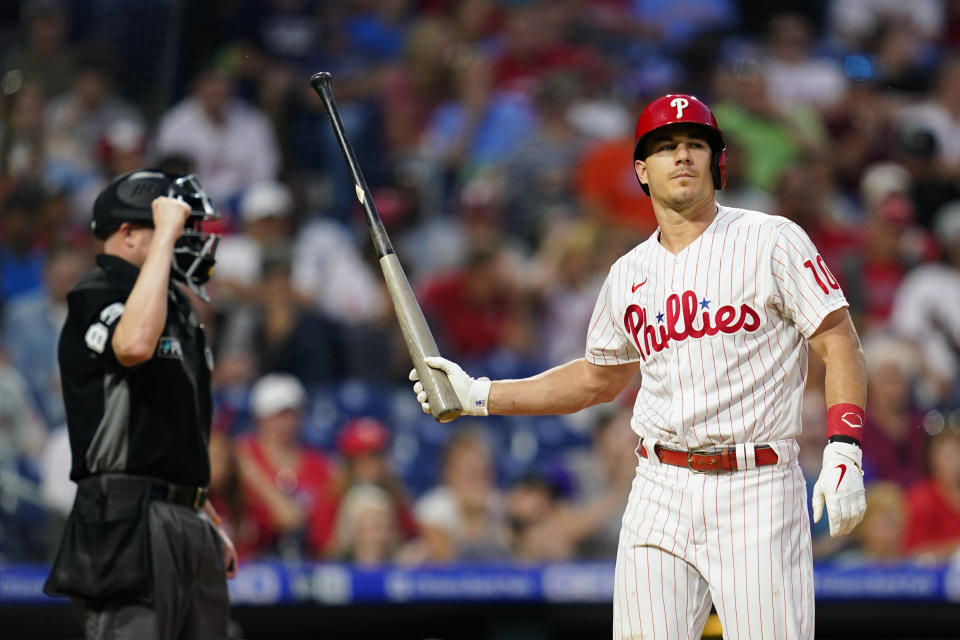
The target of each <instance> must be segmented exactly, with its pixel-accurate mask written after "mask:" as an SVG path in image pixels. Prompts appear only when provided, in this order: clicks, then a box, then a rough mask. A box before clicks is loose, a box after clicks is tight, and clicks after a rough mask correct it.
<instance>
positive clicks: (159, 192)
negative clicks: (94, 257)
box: [90, 169, 219, 300]
mask: <svg viewBox="0 0 960 640" xmlns="http://www.w3.org/2000/svg"><path fill="white" fill-rule="evenodd" d="M159 196H167V197H170V198H174V199H176V200H180V201H181V202H183V203H185V204H186V205H187V206H189V207H190V212H191V213H190V216H189V217H188V218H187V221H186V223H185V225H184V231H183V234H182V235H181V237H180V238H179V239H178V240H177V242H176V244H175V245H174V255H173V263H172V265H171V269H172V272H173V276H174V278H176V279H178V280H180V281H181V282H184V283H186V284H187V285H188V286H189V287H190V289H192V290H193V291H194V292H195V293H196V294H197V295H199V296H200V297H201V298H202V299H204V300H208V297H207V294H206V290H205V289H204V284H205V283H206V282H207V281H208V280H209V279H210V273H211V271H212V270H213V265H214V262H215V259H214V253H215V252H216V248H217V244H218V242H219V237H218V236H217V235H215V234H209V233H204V232H203V230H202V223H203V222H204V221H206V220H215V219H217V217H218V216H217V212H216V210H215V209H214V208H213V203H212V202H211V201H210V198H209V196H207V194H206V192H205V191H204V190H203V187H201V186H200V183H199V182H197V179H196V177H194V176H193V175H192V174H190V175H185V176H177V175H174V174H170V173H166V172H164V171H161V170H159V169H140V170H137V171H131V172H130V173H125V174H123V175H121V176H119V177H117V178H114V179H113V181H111V182H110V184H108V185H107V186H106V188H104V190H103V191H101V192H100V195H98V196H97V199H96V201H95V202H94V203H93V220H92V221H91V223H90V230H91V231H93V234H94V235H95V236H97V237H98V238H100V239H101V240H103V239H106V238H107V237H108V236H109V235H110V234H111V233H113V232H114V231H115V230H116V229H117V228H118V227H119V226H120V225H121V224H123V223H124V222H136V223H141V224H148V225H152V224H153V207H152V205H153V201H154V199H156V198H157V197H159Z"/></svg>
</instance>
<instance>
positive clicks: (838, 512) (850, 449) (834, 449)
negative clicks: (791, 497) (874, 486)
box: [813, 442, 867, 537]
mask: <svg viewBox="0 0 960 640" xmlns="http://www.w3.org/2000/svg"><path fill="white" fill-rule="evenodd" d="M862 455H863V454H862V452H861V451H860V447H858V446H857V445H855V444H848V443H846V442H830V443H828V444H827V446H826V447H825V448H824V450H823V470H822V471H821V472H820V477H819V478H818V479H817V482H816V484H814V485H813V521H814V522H820V517H821V516H822V515H823V507H824V505H826V507H827V517H828V519H829V520H830V536H831V537H835V536H837V535H840V534H841V533H850V532H851V531H853V528H854V527H856V526H857V525H858V524H860V521H861V520H863V514H864V513H866V511H867V498H866V492H865V491H864V488H863V463H862V462H861V459H862Z"/></svg>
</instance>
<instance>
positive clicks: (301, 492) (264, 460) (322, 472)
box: [237, 373, 337, 560]
mask: <svg viewBox="0 0 960 640" xmlns="http://www.w3.org/2000/svg"><path fill="white" fill-rule="evenodd" d="M305 401H306V393H305V391H304V389H303V385H301V384H300V382H299V381H298V380H297V379H296V378H295V377H293V376H291V375H288V374H278V373H271V374H267V375H265V376H263V377H262V378H260V379H259V380H257V382H256V384H254V386H253V389H252V390H251V392H250V404H251V409H252V411H253V415H254V418H255V420H256V425H255V427H254V431H253V434H252V435H251V437H250V438H247V439H244V440H243V441H241V442H239V443H238V445H237V463H238V466H239V469H240V478H241V480H242V482H243V488H244V493H245V496H246V499H247V500H248V504H249V510H248V517H250V518H252V519H253V520H254V522H255V523H256V527H257V529H258V530H259V531H261V532H262V533H263V537H262V538H261V539H260V546H259V548H258V549H257V550H256V551H257V553H258V554H264V553H266V554H271V555H279V556H280V557H282V558H286V559H293V560H298V559H303V558H316V557H320V556H322V555H323V554H324V553H325V552H326V551H327V548H328V545H329V543H330V540H331V533H332V528H333V521H334V514H335V513H336V509H337V504H336V500H335V496H334V487H333V476H332V468H331V463H330V462H329V461H328V459H327V457H326V456H324V455H323V454H322V453H320V452H319V451H313V450H311V449H308V448H306V447H305V446H304V445H303V443H302V442H301V440H300V427H301V423H302V420H303V409H304V405H305Z"/></svg>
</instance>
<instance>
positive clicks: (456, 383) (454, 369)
mask: <svg viewBox="0 0 960 640" xmlns="http://www.w3.org/2000/svg"><path fill="white" fill-rule="evenodd" d="M423 361H424V362H426V363H427V366H429V367H431V368H433V369H439V370H440V371H443V372H444V373H445V374H447V379H448V380H450V385H451V386H452V387H453V391H454V392H455V393H456V394H457V400H459V401H460V407H461V408H462V415H467V416H485V415H487V399H488V398H489V396H490V378H471V377H470V376H468V375H467V373H466V372H465V371H464V370H463V369H461V368H460V365H458V364H457V363H456V362H452V361H450V360H447V359H446V358H424V359H423ZM410 380H412V381H414V382H415V383H416V384H414V385H413V392H414V393H415V394H416V395H417V402H419V403H420V407H421V408H422V409H423V412H424V413H430V401H429V399H428V398H427V392H426V391H425V390H424V388H423V383H422V382H420V374H419V373H417V370H416V369H411V370H410Z"/></svg>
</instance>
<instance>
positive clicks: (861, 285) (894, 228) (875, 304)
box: [836, 193, 913, 333]
mask: <svg viewBox="0 0 960 640" xmlns="http://www.w3.org/2000/svg"><path fill="white" fill-rule="evenodd" d="M864 222H865V224H864V226H863V227H862V228H861V231H860V234H859V235H860V240H861V244H860V247H859V251H857V252H853V251H850V252H847V253H846V259H845V260H843V261H842V262H841V263H840V264H837V266H836V269H837V277H838V278H839V279H840V282H841V284H842V285H843V290H844V292H849V293H847V300H848V301H849V302H850V313H851V315H852V316H853V320H854V322H855V323H856V324H857V326H858V327H859V328H860V330H861V331H862V332H864V333H870V332H871V331H876V330H878V329H882V328H884V326H885V325H886V324H887V321H888V319H889V318H890V312H891V310H892V309H893V299H894V296H895V295H896V293H897V289H898V288H899V287H900V283H901V281H902V280H903V278H904V276H905V275H906V273H907V267H908V266H909V265H910V257H911V256H910V251H909V246H908V242H910V239H911V237H912V235H913V234H912V233H911V229H912V223H913V203H912V202H911V201H910V200H909V199H908V198H907V197H906V195H903V194H899V193H891V194H890V195H888V196H886V197H885V198H884V199H883V200H881V201H880V202H877V203H875V204H873V205H872V206H871V207H870V208H869V209H868V210H867V215H866V220H865V221H864Z"/></svg>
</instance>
